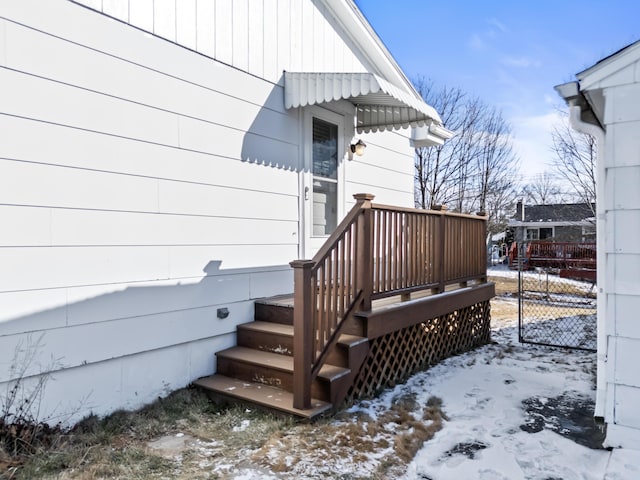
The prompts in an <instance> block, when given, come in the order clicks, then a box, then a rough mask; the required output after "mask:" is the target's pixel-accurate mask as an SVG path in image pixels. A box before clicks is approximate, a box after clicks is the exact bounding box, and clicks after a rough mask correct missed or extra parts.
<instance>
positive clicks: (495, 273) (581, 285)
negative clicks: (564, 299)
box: [487, 265, 595, 292]
mask: <svg viewBox="0 0 640 480" xmlns="http://www.w3.org/2000/svg"><path fill="white" fill-rule="evenodd" d="M487 275H488V276H490V277H502V278H518V271H517V270H512V269H510V268H509V267H508V266H507V265H495V266H492V267H490V268H487ZM522 276H523V278H525V279H527V280H540V281H543V280H544V281H545V282H546V281H547V280H548V281H550V282H552V283H555V284H563V285H571V286H573V287H576V288H577V289H579V290H582V291H584V292H590V291H595V290H594V285H593V284H592V283H591V282H582V281H580V280H573V279H571V278H561V277H559V276H557V275H551V274H548V273H547V272H546V271H544V270H543V269H540V268H537V269H534V270H528V271H525V272H522Z"/></svg>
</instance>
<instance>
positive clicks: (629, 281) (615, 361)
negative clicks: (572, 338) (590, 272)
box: [556, 42, 640, 449]
mask: <svg viewBox="0 0 640 480" xmlns="http://www.w3.org/2000/svg"><path fill="white" fill-rule="evenodd" d="M577 79H578V81H577V82H570V83H566V84H563V85H559V86H557V87H556V90H557V91H558V92H559V93H560V95H561V96H562V97H563V98H564V99H565V100H566V101H567V103H568V105H569V109H570V119H571V123H572V126H573V128H575V129H576V130H578V131H580V132H584V133H588V134H591V135H594V136H595V137H596V138H597V140H598V159H597V164H598V166H597V180H598V183H597V230H598V236H597V242H598V278H597V283H598V382H597V386H598V390H597V402H596V416H597V417H601V418H603V419H604V421H605V422H606V424H607V438H606V445H607V446H611V447H627V448H635V449H640V410H639V409H638V405H640V373H639V370H638V368H637V364H638V361H639V359H640V356H639V353H638V352H640V318H639V316H638V312H639V311H640V241H639V239H640V188H639V186H640V154H639V152H640V135H638V132H639V131H640V42H636V43H634V44H632V45H629V46H628V47H626V48H624V49H622V50H620V51H619V52H617V53H615V54H613V55H611V56H609V57H607V58H605V59H603V60H601V61H599V62H598V63H596V64H595V65H593V66H592V67H590V68H588V69H586V70H584V71H582V72H580V73H579V74H577Z"/></svg>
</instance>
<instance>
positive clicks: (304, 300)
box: [291, 194, 486, 409]
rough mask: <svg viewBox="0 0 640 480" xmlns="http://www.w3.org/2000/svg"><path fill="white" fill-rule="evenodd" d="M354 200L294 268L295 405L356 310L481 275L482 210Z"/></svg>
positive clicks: (364, 197)
mask: <svg viewBox="0 0 640 480" xmlns="http://www.w3.org/2000/svg"><path fill="white" fill-rule="evenodd" d="M354 198H355V199H356V204H355V205H354V207H353V208H352V209H351V211H350V212H349V213H348V214H347V216H346V217H345V218H344V220H343V221H342V222H341V223H340V225H338V227H337V228H336V230H335V231H334V232H333V234H332V235H331V236H330V237H329V238H328V239H327V241H326V242H325V244H324V245H323V246H322V248H320V250H319V251H318V253H317V254H316V255H315V256H314V257H313V259H312V260H295V261H293V262H291V266H292V267H293V268H294V320H293V323H294V346H293V357H294V370H293V397H294V407H295V408H300V409H305V408H309V407H310V405H311V384H312V382H313V380H314V378H315V377H316V376H317V375H318V373H319V371H320V369H321V368H322V366H323V365H324V363H325V360H326V357H327V356H328V354H329V353H330V352H331V350H332V349H333V347H334V346H335V343H336V342H337V340H338V338H339V337H340V335H341V329H342V327H343V326H344V325H345V324H346V322H347V321H348V320H349V319H350V318H351V317H352V315H353V314H354V313H356V312H358V311H369V310H371V305H372V301H373V300H375V299H378V298H383V297H388V296H393V295H401V297H402V298H403V299H408V298H409V296H410V294H411V293H412V292H415V291H419V290H425V289H431V291H432V293H434V294H437V293H441V292H444V290H445V287H446V286H447V285H450V284H454V283H458V284H460V285H462V286H466V285H467V282H468V281H470V280H480V281H485V280H486V249H485V236H486V217H484V216H474V215H463V214H454V213H448V212H445V211H434V210H417V209H411V208H398V207H391V206H387V205H377V204H372V203H371V201H372V200H373V198H374V196H373V195H371V194H356V195H354Z"/></svg>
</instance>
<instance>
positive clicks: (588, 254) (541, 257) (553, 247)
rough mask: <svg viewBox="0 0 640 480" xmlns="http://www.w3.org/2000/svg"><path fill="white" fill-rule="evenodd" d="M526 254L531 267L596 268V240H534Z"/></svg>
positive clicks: (528, 246)
mask: <svg viewBox="0 0 640 480" xmlns="http://www.w3.org/2000/svg"><path fill="white" fill-rule="evenodd" d="M526 256H527V260H528V262H529V265H528V266H529V267H552V268H596V244H595V242H547V241H540V240H538V241H533V242H530V243H529V244H528V245H527V252H526Z"/></svg>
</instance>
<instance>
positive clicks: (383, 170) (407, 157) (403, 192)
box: [345, 130, 414, 208]
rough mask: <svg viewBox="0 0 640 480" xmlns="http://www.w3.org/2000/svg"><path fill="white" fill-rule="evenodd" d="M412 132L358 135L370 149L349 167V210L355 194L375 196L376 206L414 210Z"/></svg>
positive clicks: (346, 189) (347, 192)
mask: <svg viewBox="0 0 640 480" xmlns="http://www.w3.org/2000/svg"><path fill="white" fill-rule="evenodd" d="M409 132H410V131H409V130H400V131H395V132H382V133H381V132H378V133H369V134H366V135H357V137H358V138H361V139H362V140H363V141H364V142H365V143H366V144H367V148H366V150H365V154H364V155H363V156H362V157H359V156H357V155H353V159H352V160H351V161H348V162H347V164H346V175H345V177H346V187H345V191H346V195H345V197H346V198H347V204H348V206H349V207H348V208H350V207H351V206H352V205H353V204H354V203H355V202H354V200H353V194H355V193H373V194H374V195H375V196H376V198H375V199H374V202H377V203H383V204H387V205H397V206H401V207H411V208H412V207H413V206H414V196H413V184H414V155H413V150H412V149H410V148H409V147H408V145H409V140H408V134H409Z"/></svg>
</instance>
